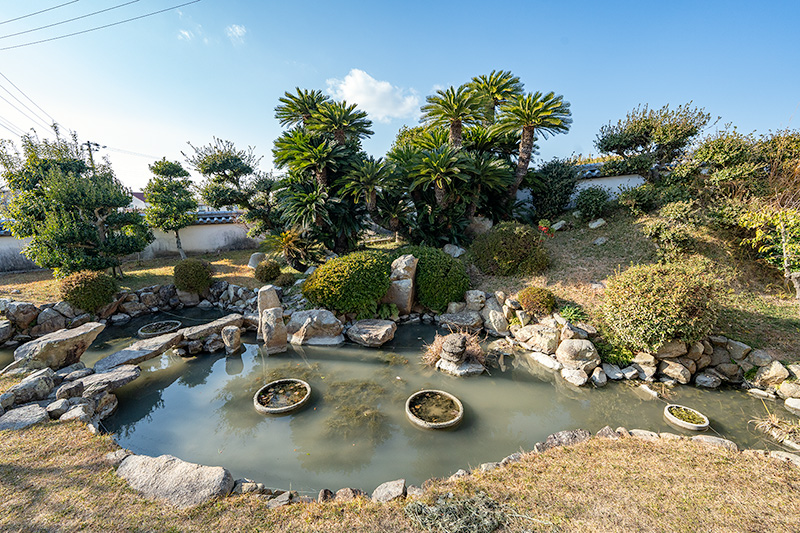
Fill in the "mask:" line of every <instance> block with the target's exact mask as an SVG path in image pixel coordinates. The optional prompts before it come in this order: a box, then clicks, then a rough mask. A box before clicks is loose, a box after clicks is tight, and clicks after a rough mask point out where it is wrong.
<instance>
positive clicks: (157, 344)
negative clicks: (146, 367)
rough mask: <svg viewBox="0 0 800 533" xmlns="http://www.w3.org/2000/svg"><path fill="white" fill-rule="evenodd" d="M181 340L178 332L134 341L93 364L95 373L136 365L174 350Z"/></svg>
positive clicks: (181, 335)
mask: <svg viewBox="0 0 800 533" xmlns="http://www.w3.org/2000/svg"><path fill="white" fill-rule="evenodd" d="M182 339H183V334H182V333H180V332H177V331H176V332H174V333H167V334H165V335H159V336H158V337H152V338H150V339H142V340H140V341H136V342H134V343H133V344H131V345H130V346H128V347H127V348H124V349H122V350H120V351H118V352H115V353H113V354H111V355H109V356H106V357H104V358H102V359H100V360H99V361H97V362H96V363H95V364H94V369H95V371H97V372H106V371H108V370H111V369H112V368H116V367H118V366H121V365H136V364H139V363H141V362H143V361H147V360H149V359H152V358H154V357H157V356H159V355H161V354H162V353H164V352H166V351H167V350H169V349H170V348H174V347H175V346H177V345H178V343H179V342H180V341H181V340H182Z"/></svg>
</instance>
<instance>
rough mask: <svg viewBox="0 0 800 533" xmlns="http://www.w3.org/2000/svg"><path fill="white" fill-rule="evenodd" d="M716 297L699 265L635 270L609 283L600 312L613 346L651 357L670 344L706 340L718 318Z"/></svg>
mask: <svg viewBox="0 0 800 533" xmlns="http://www.w3.org/2000/svg"><path fill="white" fill-rule="evenodd" d="M717 292H718V283H717V282H716V281H715V280H714V279H713V278H712V277H711V275H710V274H709V272H708V271H707V270H706V267H705V265H703V264H701V263H691V262H686V263H663V264H654V265H636V266H633V267H631V268H629V269H627V270H625V271H624V272H621V273H618V274H616V275H614V276H612V277H611V278H610V279H609V283H608V288H607V289H606V290H605V294H604V301H603V304H602V308H601V311H602V314H603V320H604V322H605V324H606V326H607V328H608V331H609V334H610V335H611V336H612V337H613V340H614V341H615V342H616V343H618V344H620V345H622V346H625V347H627V348H629V349H630V350H632V351H640V350H644V351H651V352H652V351H655V350H657V349H658V348H659V346H661V345H662V344H664V343H665V342H667V341H669V340H672V339H678V340H682V341H684V342H695V341H698V340H700V339H702V338H703V337H705V336H706V335H708V334H709V333H710V332H711V329H712V328H713V327H714V322H715V321H716V319H717V314H718V312H719V306H718V304H717V300H716V294H717Z"/></svg>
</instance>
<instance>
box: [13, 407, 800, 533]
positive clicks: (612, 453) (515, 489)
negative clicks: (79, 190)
mask: <svg viewBox="0 0 800 533" xmlns="http://www.w3.org/2000/svg"><path fill="white" fill-rule="evenodd" d="M0 440H2V442H3V460H2V461H1V462H0V530H2V531H76V530H82V531H98V532H99V531H102V532H114V531H293V532H294V531H299V532H304V531H309V532H310V531H320V532H321V531H325V532H353V531H369V532H383V531H393V532H394V531H398V532H404V531H416V530H417V529H416V528H415V527H414V525H413V522H411V519H410V518H408V517H406V516H405V514H404V512H403V504H402V503H394V504H389V505H378V504H374V503H372V502H370V501H368V500H356V501H353V502H348V503H326V504H314V505H293V506H290V507H288V508H283V509H278V510H274V511H273V510H269V509H267V508H266V505H265V502H264V500H262V499H259V498H258V497H255V496H241V497H231V498H227V499H225V500H223V501H218V502H212V503H208V504H205V505H202V506H199V507H197V508H194V509H190V510H183V511H181V510H176V509H173V508H172V507H169V506H167V505H163V504H161V503H157V502H152V501H147V500H145V499H143V498H142V497H141V496H139V495H138V494H136V493H135V492H133V491H132V490H131V489H130V488H128V487H127V486H126V484H125V483H124V482H123V481H122V480H120V479H119V478H117V477H116V476H115V475H114V471H113V468H112V467H110V466H108V465H107V464H105V463H104V461H103V455H104V454H105V453H106V452H108V451H110V450H112V449H114V447H115V446H114V444H113V443H112V442H111V439H110V437H108V436H95V435H91V434H90V433H89V432H88V431H87V430H86V429H85V428H84V427H82V426H80V425H79V424H58V423H49V424H44V425H39V426H34V427H31V428H28V429H26V430H22V431H17V432H9V431H7V432H3V433H2V434H0ZM797 479H798V470H797V469H796V468H795V467H792V466H789V465H787V464H785V463H780V462H777V461H772V460H768V459H766V458H762V457H757V456H755V455H748V454H736V453H730V452H727V451H723V450H719V449H715V448H706V447H702V446H698V445H695V444H692V443H690V442H687V441H662V442H655V443H647V442H644V441H641V440H638V439H633V438H628V439H623V440H620V441H617V442H612V441H604V440H599V439H598V440H592V441H589V442H587V443H583V444H580V445H578V446H575V447H572V448H555V449H551V450H548V452H546V453H544V454H539V455H536V454H526V455H524V457H523V460H522V461H521V462H520V463H517V464H513V465H511V466H509V467H507V468H503V469H498V470H495V471H493V472H490V473H486V474H477V475H474V476H470V477H467V478H462V479H460V480H458V481H454V482H447V481H437V480H433V481H429V482H428V483H427V486H428V487H427V488H428V491H427V492H426V496H425V498H424V502H425V503H428V504H430V503H433V502H435V501H436V500H437V499H438V498H439V497H440V496H442V495H446V494H447V493H449V492H452V493H453V494H454V496H455V499H459V498H465V499H466V498H469V497H471V496H474V495H475V494H477V493H478V492H484V493H486V494H487V495H488V496H489V497H490V498H492V499H493V500H495V501H497V502H498V503H500V504H503V505H504V508H506V509H511V510H513V511H514V512H513V513H511V514H517V515H519V516H521V517H528V518H520V517H517V518H513V519H512V520H511V521H510V522H509V523H508V524H507V525H506V526H505V528H504V529H501V531H525V530H527V531H550V530H552V527H551V526H550V525H548V524H554V525H555V526H557V527H558V528H559V529H560V530H561V531H670V532H671V531H687V532H696V531H796V529H797V524H798V523H800V483H798V482H797ZM263 481H265V482H267V483H268V482H269V480H263ZM364 488H369V487H364ZM531 519H533V520H531Z"/></svg>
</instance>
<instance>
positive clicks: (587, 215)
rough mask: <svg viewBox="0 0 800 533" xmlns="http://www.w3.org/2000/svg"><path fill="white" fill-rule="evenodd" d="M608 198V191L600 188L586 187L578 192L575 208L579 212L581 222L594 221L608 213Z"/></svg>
mask: <svg viewBox="0 0 800 533" xmlns="http://www.w3.org/2000/svg"><path fill="white" fill-rule="evenodd" d="M610 198H611V196H610V195H609V194H608V191H607V190H606V189H604V188H602V187H586V188H585V189H581V190H580V192H578V196H577V198H575V207H576V208H577V209H578V210H579V211H580V212H581V218H582V219H583V220H595V219H598V218H600V217H601V216H603V215H604V214H605V213H606V212H608V209H609V208H610V207H611V204H610V202H609V200H610Z"/></svg>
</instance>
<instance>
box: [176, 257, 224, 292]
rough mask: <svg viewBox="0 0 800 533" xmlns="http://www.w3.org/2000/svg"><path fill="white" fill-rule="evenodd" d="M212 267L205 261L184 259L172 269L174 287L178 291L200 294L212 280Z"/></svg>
mask: <svg viewBox="0 0 800 533" xmlns="http://www.w3.org/2000/svg"><path fill="white" fill-rule="evenodd" d="M213 275H214V268H213V267H212V266H211V264H210V263H209V262H207V261H202V260H200V259H184V260H183V261H179V262H178V264H177V265H175V268H174V270H173V279H174V282H175V287H176V288H177V289H178V290H180V291H186V292H195V293H197V294H202V293H203V292H205V291H206V289H208V288H209V287H210V286H211V283H212V282H213V280H212V276H213Z"/></svg>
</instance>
